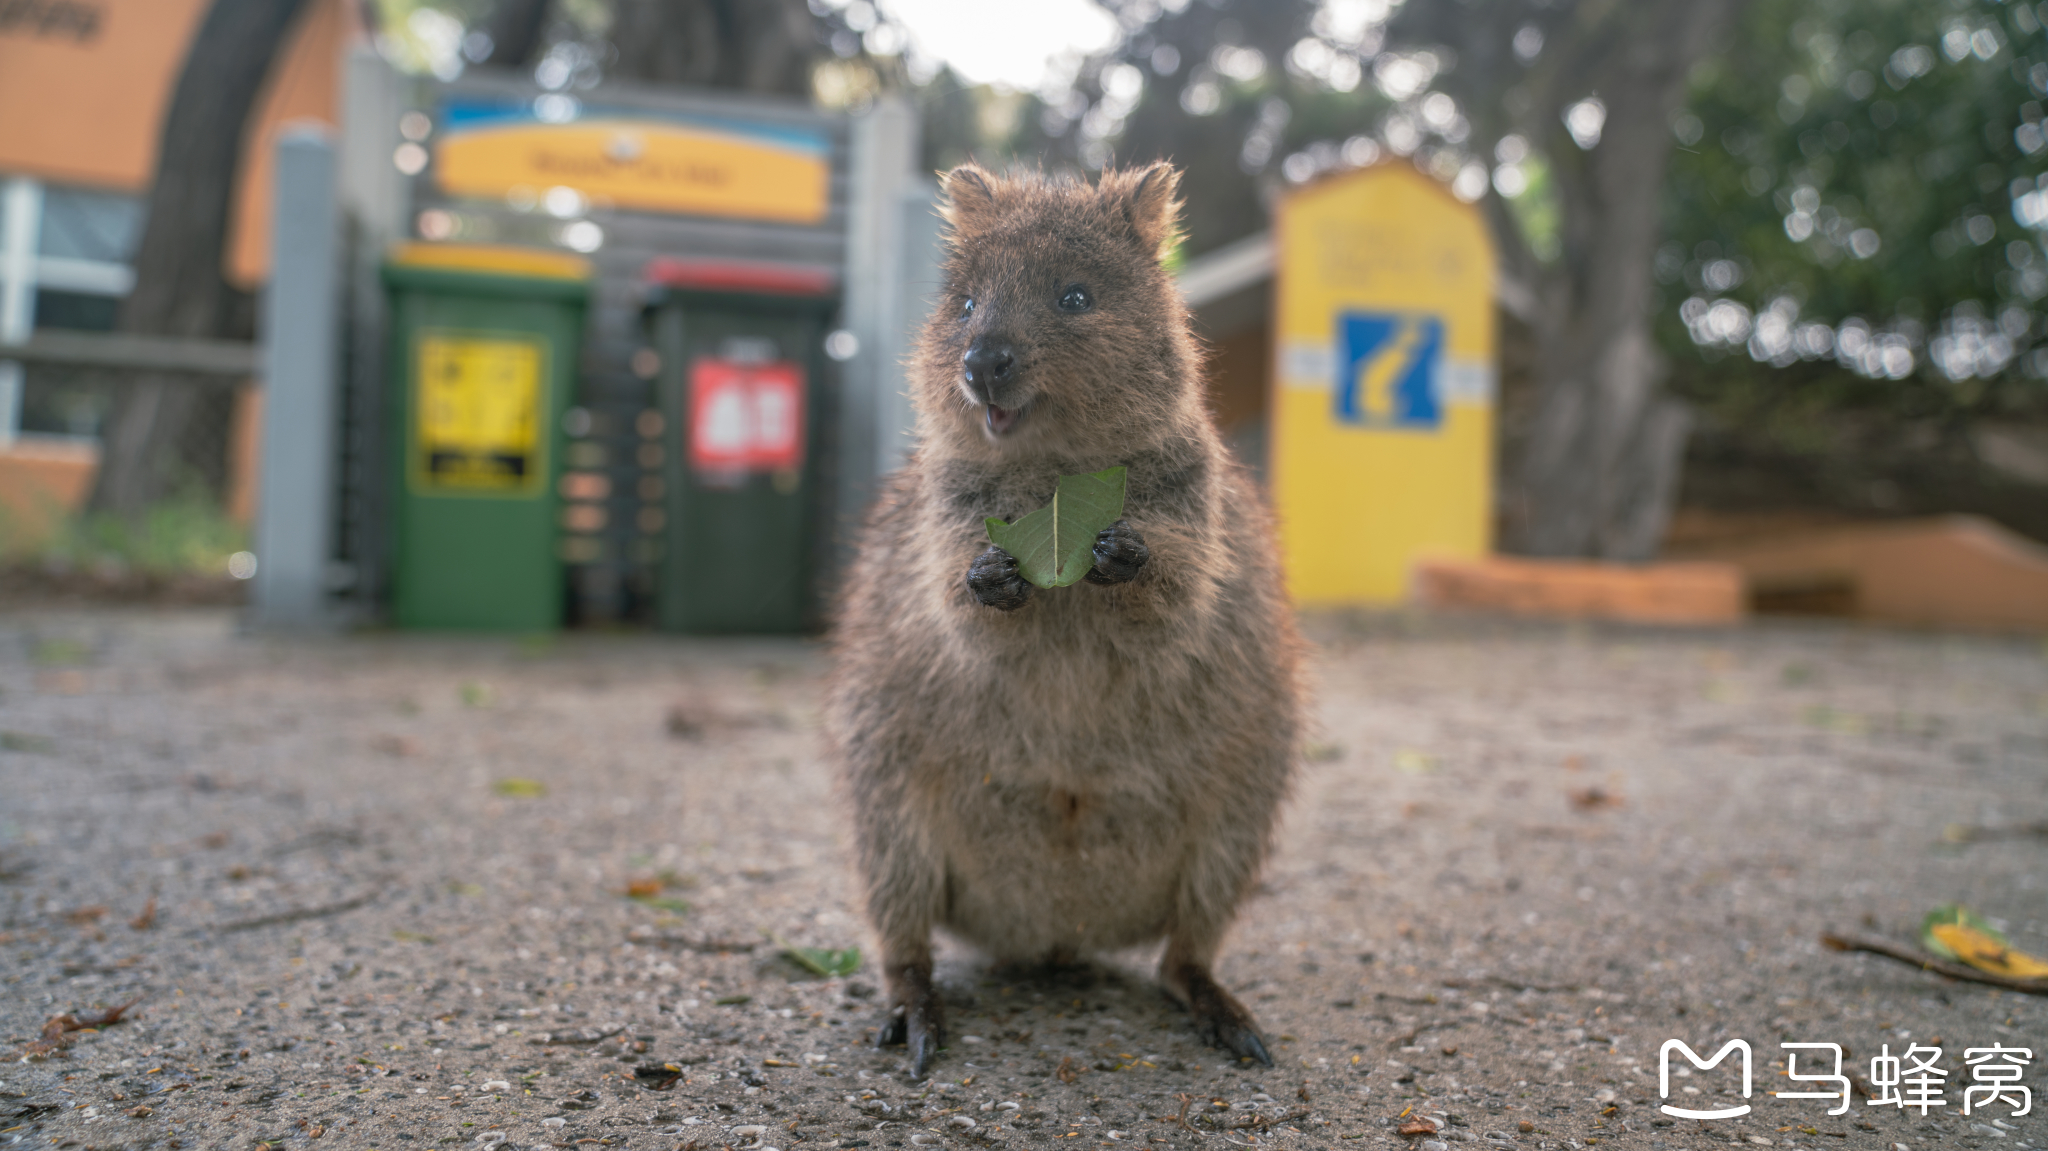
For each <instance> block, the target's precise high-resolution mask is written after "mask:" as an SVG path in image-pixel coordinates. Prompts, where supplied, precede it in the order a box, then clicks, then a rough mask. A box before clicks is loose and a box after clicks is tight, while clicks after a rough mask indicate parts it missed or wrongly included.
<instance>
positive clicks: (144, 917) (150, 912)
mask: <svg viewBox="0 0 2048 1151" xmlns="http://www.w3.org/2000/svg"><path fill="white" fill-rule="evenodd" d="M128 926H129V927H130V928H132V929H133V930H136V931H148V930H149V929H150V928H152V927H155V926H156V896H154V895H152V896H150V897H149V902H148V903H146V904H144V905H143V907H142V914H141V915H138V916H136V917H135V918H133V919H131V920H129V921H128Z"/></svg>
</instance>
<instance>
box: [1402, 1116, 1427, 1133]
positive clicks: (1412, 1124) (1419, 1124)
mask: <svg viewBox="0 0 2048 1151" xmlns="http://www.w3.org/2000/svg"><path fill="white" fill-rule="evenodd" d="M1400 1133H1401V1134H1403V1135H1434V1134H1436V1123H1435V1121H1433V1120H1429V1119H1424V1118H1423V1117H1421V1116H1420V1115H1418V1116H1416V1117H1415V1118H1413V1119H1410V1120H1409V1121H1407V1122H1406V1123H1403V1124H1401V1127H1400Z"/></svg>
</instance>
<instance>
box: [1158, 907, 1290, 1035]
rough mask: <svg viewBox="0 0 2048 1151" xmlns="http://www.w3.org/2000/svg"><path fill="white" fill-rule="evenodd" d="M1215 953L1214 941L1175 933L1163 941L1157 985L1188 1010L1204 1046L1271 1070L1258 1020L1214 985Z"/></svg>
mask: <svg viewBox="0 0 2048 1151" xmlns="http://www.w3.org/2000/svg"><path fill="white" fill-rule="evenodd" d="M1215 950H1216V940H1215V939H1214V938H1211V939H1209V940H1207V941H1197V940H1194V939H1191V938H1188V937H1186V936H1184V935H1181V934H1180V933H1178V932H1176V933H1175V934H1174V935H1173V936H1171V937H1170V938H1169V939H1168V940H1167V943H1166V955H1165V957H1164V958H1162V959H1161V960H1160V961H1159V982H1160V983H1161V984H1162V985H1163V986H1165V988H1166V990H1167V991H1168V992H1169V993H1170V994H1171V995H1172V996H1173V997H1174V998H1175V999H1178V1000H1180V1001H1181V1005H1182V1006H1184V1007H1186V1008H1187V1009H1188V1014H1189V1015H1190V1016H1192V1017H1193V1018H1194V1022H1195V1033H1196V1034H1198V1035H1200V1036H1201V1037H1202V1041H1203V1042H1204V1043H1207V1044H1208V1045H1209V1046H1211V1047H1220V1048H1222V1049H1223V1050H1225V1051H1228V1052H1230V1053H1231V1054H1232V1055H1235V1056H1238V1057H1239V1058H1249V1059H1256V1060H1258V1061H1259V1062H1260V1063H1262V1064H1264V1065H1265V1066H1267V1067H1271V1066H1272V1065H1273V1057H1272V1055H1270V1054H1268V1053H1267V1051H1266V1041H1265V1039H1263V1038H1262V1037H1261V1036H1260V1034H1259V1023H1258V1020H1256V1019H1254V1018H1252V1013H1251V1011H1250V1010H1249V1009H1247V1008H1246V1007H1245V1005H1244V1004H1242V1003H1239V1002H1238V1001H1237V997H1236V996H1234V995H1232V994H1231V993H1230V992H1228V991H1226V990H1224V989H1223V985H1222V984H1220V983H1218V982H1216V976H1215V975H1214V974H1212V973H1211V971H1210V969H1209V968H1210V964H1211V963H1212V962H1213V959H1214V956H1215Z"/></svg>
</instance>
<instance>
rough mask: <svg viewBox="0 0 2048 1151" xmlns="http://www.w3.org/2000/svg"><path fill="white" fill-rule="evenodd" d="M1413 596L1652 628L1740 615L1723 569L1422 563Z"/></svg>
mask: <svg viewBox="0 0 2048 1151" xmlns="http://www.w3.org/2000/svg"><path fill="white" fill-rule="evenodd" d="M1415 591H1416V596H1417V598H1418V599H1419V600H1420V601H1421V602H1422V603H1423V604H1425V605H1427V606H1429V607H1435V608H1453V609H1468V610H1479V611H1501V612H1508V613H1511V614H1514V615H1529V616H1551V617H1564V618H1589V619H1611V620H1621V621H1625V622H1628V623H1654V624H1683V625H1695V626H1696V625H1702V624H1730V623H1738V622H1740V621H1741V620H1742V618H1743V616H1744V615H1745V614H1746V604H1745V600H1744V595H1743V580H1742V569H1741V568H1738V567H1736V566H1735V565H1734V564H1728V563H1657V564H1642V565H1623V564H1609V563H1598V562H1593V561H1576V560H1531V559H1509V558H1506V557H1503V556H1493V557H1489V558H1486V559H1480V560H1437V561H1425V562H1423V563H1420V564H1417V565H1416V568H1415Z"/></svg>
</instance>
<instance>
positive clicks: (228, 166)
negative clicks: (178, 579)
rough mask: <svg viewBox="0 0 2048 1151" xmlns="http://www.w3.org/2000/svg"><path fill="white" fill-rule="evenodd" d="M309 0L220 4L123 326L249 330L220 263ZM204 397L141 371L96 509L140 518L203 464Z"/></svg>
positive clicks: (117, 409) (152, 211) (163, 170)
mask: <svg viewBox="0 0 2048 1151" xmlns="http://www.w3.org/2000/svg"><path fill="white" fill-rule="evenodd" d="M302 7H304V0H214V3H213V5H212V7H210V8H209V9H208V10H207V13H206V18H205V20H204V21H202V22H201V24H200V26H199V31H198V33H197V35H195V36H194V37H193V41H192V47H191V50H190V51H189V52H188V53H187V54H186V57H185V64H184V67H183V69H182V70H181V71H180V72H179V75H178V85H177V88H176V89H175V91H174V92H173V93H172V96H171V104H170V110H169V111H168V113H167V114H166V115H165V117H164V127H163V135H162V138H161V140H160V141H159V145H158V152H157V169H156V180H155V182H154V183H153V184H152V185H151V187H150V193H149V213H148V218H147V220H146V222H145V223H144V225H143V229H142V242H141V244H140V245H139V247H138V249H137V251H136V255H135V289H134V291H132V292H131V293H130V294H129V296H128V298H127V300H126V301H125V302H124V303H123V304H122V306H121V317H120V330H121V331H124V332H134V333H138V334H144V335H159V336H210V337H225V336H232V335H241V334H246V333H239V332H236V331H234V330H233V329H234V328H235V327H236V326H241V325H246V324H247V321H248V318H249V315H250V310H249V307H248V297H247V295H246V293H243V292H240V291H237V290H236V289H235V288H234V287H233V286H232V285H230V284H229V283H228V282H227V278H226V276H225V275H224V274H223V273H222V270H221V259H222V254H223V252H224V251H225V248H226V242H227V233H228V207H229V204H230V202H231V200H232V199H233V194H234V187H235V177H236V174H237V172H238V171H239V170H240V163H239V161H240V159H241V154H242V139H243V136H244V134H245V131H246V126H247V123H248V120H249V113H250V110H251V109H252V108H254V107H255V104H256V98H257V95H258V93H259V92H260V91H261V90H262V87H263V80H264V77H265V75H266V74H267V73H268V72H269V70H270V63H271V61H272V59H274V58H275V57H276V56H277V55H278V53H279V49H280V48H281V47H282V45H283V43H284V40H285V36H286V34H287V32H289V30H290V29H291V26H292V23H293V19H294V17H295V16H297V14H298V12H299V10H300V9H301V8H302ZM203 400H204V396H203V394H202V393H201V392H200V391H199V390H198V389H197V388H195V387H193V385H192V384H191V383H190V382H189V381H180V380H177V379H175V378H166V377H163V376H151V375H143V376H140V377H137V378H135V379H133V380H131V381H130V382H129V383H128V384H127V385H126V386H125V387H123V388H122V389H121V390H120V392H119V393H118V395H117V398H116V400H115V402H114V405H113V410H112V412H111V413H110V414H109V417H108V421H107V430H106V434H105V437H104V443H103V446H102V449H101V459H100V469H99V476H98V479H97V481H96V483H95V484H94V487H93V494H92V502H91V506H92V508H93V509H94V510H96V511H108V512H115V513H118V514H121V515H126V516H134V515H136V514H138V513H140V512H142V511H143V510H144V509H146V508H147V507H149V506H150V505H151V504H154V503H157V502H158V501H160V500H162V499H163V498H165V497H166V496H168V495H170V494H171V493H172V490H173V489H174V487H175V486H176V485H177V484H179V483H180V482H182V481H183V479H184V478H185V474H186V473H189V472H190V471H192V470H193V469H192V468H190V466H189V465H188V464H187V463H186V462H185V461H184V460H183V459H181V453H180V447H181V444H182V442H183V440H184V439H185V436H186V431H187V428H188V425H189V424H190V423H191V421H192V417H193V413H194V412H195V411H196V410H198V409H199V408H200V406H201V404H202V401H203Z"/></svg>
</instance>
